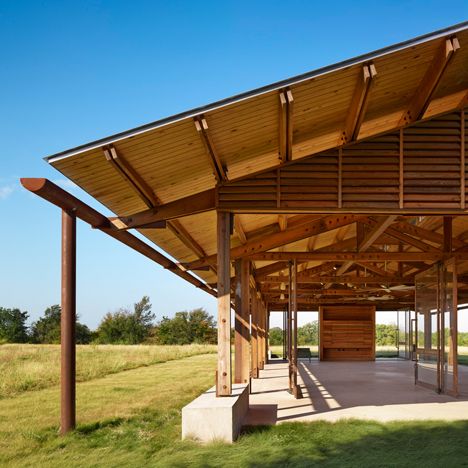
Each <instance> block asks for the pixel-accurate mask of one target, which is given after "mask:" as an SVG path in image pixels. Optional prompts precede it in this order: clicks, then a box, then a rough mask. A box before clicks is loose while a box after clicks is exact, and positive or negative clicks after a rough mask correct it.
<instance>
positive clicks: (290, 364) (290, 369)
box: [288, 262, 294, 393]
mask: <svg viewBox="0 0 468 468" xmlns="http://www.w3.org/2000/svg"><path fill="white" fill-rule="evenodd" d="M291 291H292V263H291V262H290V263H289V287H288V363H289V366H288V371H289V372H288V374H289V380H288V381H289V391H290V392H291V393H292V391H293V373H294V371H293V360H294V357H293V347H292V344H293V343H292V293H291Z"/></svg>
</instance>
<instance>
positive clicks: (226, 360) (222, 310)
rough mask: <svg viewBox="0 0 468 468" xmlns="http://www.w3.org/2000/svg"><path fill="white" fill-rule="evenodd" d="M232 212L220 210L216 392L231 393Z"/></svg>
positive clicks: (222, 394) (225, 394) (218, 224)
mask: <svg viewBox="0 0 468 468" xmlns="http://www.w3.org/2000/svg"><path fill="white" fill-rule="evenodd" d="M230 235H231V215H230V213H226V212H222V211H218V222H217V251H218V265H217V273H218V374H217V379H216V390H217V391H216V394H217V395H218V396H229V395H231V389H232V383H231V263H230V248H231V247H230Z"/></svg>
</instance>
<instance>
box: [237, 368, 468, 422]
mask: <svg viewBox="0 0 468 468" xmlns="http://www.w3.org/2000/svg"><path fill="white" fill-rule="evenodd" d="M459 377H460V379H459V392H460V393H459V396H458V397H457V398H454V397H452V396H449V395H444V394H437V393H436V392H434V391H433V390H431V389H428V388H424V387H422V386H419V385H415V384H414V363H413V362H411V361H408V360H403V359H378V360H376V361H374V362H319V361H312V362H311V363H309V362H308V361H307V360H299V363H298V385H300V386H301V389H302V395H303V398H302V399H299V400H296V399H293V398H291V394H290V393H289V392H288V364H287V362H285V361H283V360H277V361H274V362H271V363H270V364H267V365H266V366H265V368H264V369H263V370H262V371H260V374H259V378H258V379H255V380H254V381H252V393H251V395H250V410H249V414H248V417H247V420H246V423H245V424H246V425H263V424H279V423H282V422H292V421H317V420H326V421H338V420H341V419H349V418H358V419H369V420H376V421H381V422H385V421H394V420H461V419H466V415H467V414H468V367H465V366H460V367H459Z"/></svg>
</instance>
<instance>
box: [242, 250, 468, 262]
mask: <svg viewBox="0 0 468 468" xmlns="http://www.w3.org/2000/svg"><path fill="white" fill-rule="evenodd" d="M246 256H248V257H249V258H250V259H251V260H258V261H280V260H291V261H292V260H299V261H312V260H313V261H337V262H347V261H352V262H358V263H362V262H366V263H367V262H370V263H375V262H377V263H378V262H419V261H428V262H436V261H438V260H441V259H442V258H443V255H442V253H438V252H260V253H252V254H247V255H246ZM455 256H457V258H459V259H460V260H463V259H464V258H465V257H466V258H468V252H460V253H457V254H456V255H455Z"/></svg>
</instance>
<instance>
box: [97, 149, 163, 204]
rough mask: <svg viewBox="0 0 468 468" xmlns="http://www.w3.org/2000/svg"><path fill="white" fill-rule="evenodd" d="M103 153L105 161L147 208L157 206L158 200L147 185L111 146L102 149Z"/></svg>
mask: <svg viewBox="0 0 468 468" xmlns="http://www.w3.org/2000/svg"><path fill="white" fill-rule="evenodd" d="M103 151H104V156H105V157H106V160H107V161H108V162H109V163H110V164H111V165H112V166H113V167H114V168H115V170H116V171H117V172H118V173H119V174H120V176H121V177H122V178H123V179H124V180H125V181H126V182H127V183H128V184H129V185H130V187H132V189H133V190H134V191H135V193H136V194H137V195H138V196H139V197H140V198H141V200H143V202H144V203H145V205H146V206H147V207H148V208H152V207H154V206H156V205H158V204H159V200H158V199H157V197H156V195H155V194H154V193H153V191H152V190H151V188H150V187H149V185H148V184H147V183H146V182H145V181H144V180H143V179H142V177H141V176H140V175H139V174H138V173H137V172H136V171H135V170H134V169H133V167H132V166H131V165H130V164H129V163H128V162H127V161H126V160H125V158H124V157H123V156H122V155H121V154H118V153H117V150H116V149H115V147H114V146H113V145H110V146H107V147H105V148H103Z"/></svg>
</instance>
